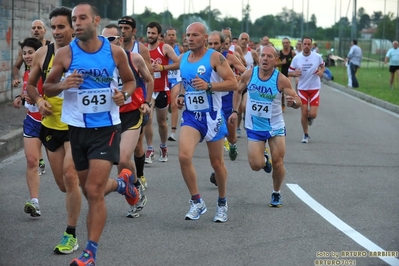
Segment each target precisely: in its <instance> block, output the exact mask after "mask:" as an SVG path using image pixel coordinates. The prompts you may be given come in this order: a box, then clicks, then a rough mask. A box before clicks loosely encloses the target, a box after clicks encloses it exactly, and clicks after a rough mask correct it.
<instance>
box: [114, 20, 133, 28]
mask: <svg viewBox="0 0 399 266" xmlns="http://www.w3.org/2000/svg"><path fill="white" fill-rule="evenodd" d="M118 24H127V25H130V26H131V27H132V29H135V28H136V24H135V23H134V22H132V21H129V20H125V19H121V20H119V21H118Z"/></svg>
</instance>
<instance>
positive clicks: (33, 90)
mask: <svg viewBox="0 0 399 266" xmlns="http://www.w3.org/2000/svg"><path fill="white" fill-rule="evenodd" d="M47 49H48V48H47V46H43V47H40V48H39V49H38V50H37V51H36V54H35V56H34V58H33V61H32V65H31V67H30V73H29V79H28V84H27V86H26V92H27V93H28V96H29V98H30V99H31V100H32V102H33V103H37V101H38V100H39V99H40V98H41V97H42V96H41V95H40V94H39V92H38V90H37V87H36V86H37V83H38V82H39V80H40V77H41V75H42V62H43V61H44V58H45V56H46V54H47Z"/></svg>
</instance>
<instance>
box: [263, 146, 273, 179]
mask: <svg viewBox="0 0 399 266" xmlns="http://www.w3.org/2000/svg"><path fill="white" fill-rule="evenodd" d="M263 155H264V156H265V158H266V161H265V166H264V167H263V170H265V172H266V173H270V172H271V171H272V169H273V166H272V163H271V159H270V160H269V157H270V155H269V153H268V149H267V148H265V151H264V152H263Z"/></svg>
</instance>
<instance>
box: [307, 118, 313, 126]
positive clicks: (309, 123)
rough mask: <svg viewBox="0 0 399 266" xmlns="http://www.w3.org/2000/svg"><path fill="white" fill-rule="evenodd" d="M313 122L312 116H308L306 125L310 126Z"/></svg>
mask: <svg viewBox="0 0 399 266" xmlns="http://www.w3.org/2000/svg"><path fill="white" fill-rule="evenodd" d="M312 124H313V118H310V117H308V125H309V126H311V125H312Z"/></svg>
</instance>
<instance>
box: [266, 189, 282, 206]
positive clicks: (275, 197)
mask: <svg viewBox="0 0 399 266" xmlns="http://www.w3.org/2000/svg"><path fill="white" fill-rule="evenodd" d="M281 204H282V203H281V194H280V193H276V192H273V193H272V199H271V201H270V204H269V206H270V207H275V208H280V207H281Z"/></svg>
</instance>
